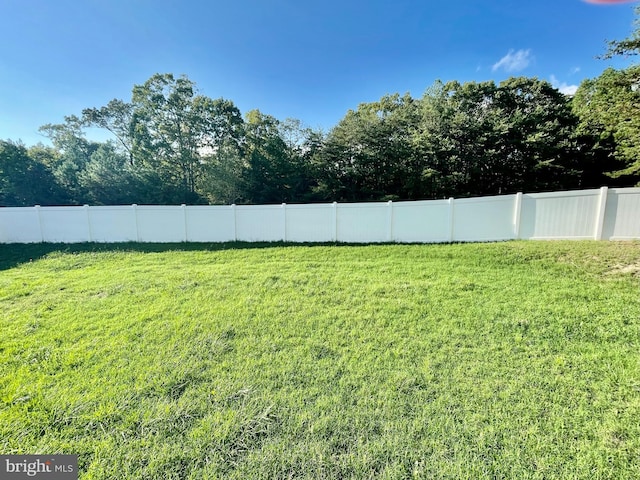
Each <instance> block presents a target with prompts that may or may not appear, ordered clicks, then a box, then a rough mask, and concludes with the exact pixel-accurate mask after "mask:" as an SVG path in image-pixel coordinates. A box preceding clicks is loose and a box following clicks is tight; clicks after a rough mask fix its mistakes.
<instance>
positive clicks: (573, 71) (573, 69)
mask: <svg viewBox="0 0 640 480" xmlns="http://www.w3.org/2000/svg"><path fill="white" fill-rule="evenodd" d="M579 71H580V67H573V68H572V69H571V73H569V75H575V74H576V73H578V72H579Z"/></svg>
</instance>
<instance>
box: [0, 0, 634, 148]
mask: <svg viewBox="0 0 640 480" xmlns="http://www.w3.org/2000/svg"><path fill="white" fill-rule="evenodd" d="M636 4H637V3H635V2H634V3H626V4H621V5H614V6H603V5H593V4H590V3H586V2H585V1H584V0H521V1H515V0H458V1H455V0H440V1H435V0H421V1H417V0H416V1H410V0H394V1H379V0H369V1H351V0H341V1H340V0H324V1H321V2H320V1H312V2H305V1H304V0H263V1H259V0H227V1H224V2H221V1H216V0H209V1H194V0H182V1H180V0H175V1H167V0H153V1H151V0H55V1H53V0H0V18H2V19H3V20H2V28H0V139H12V140H19V139H21V140H22V141H23V142H25V143H26V144H27V145H31V144H34V143H36V142H38V141H44V140H45V139H44V138H43V137H42V136H41V135H40V134H39V133H38V131H37V130H38V127H39V126H41V125H43V124H45V123H59V122H62V121H63V117H64V116H65V115H70V114H80V112H81V111H82V109H83V108H86V107H100V106H102V105H104V104H106V103H107V102H108V101H109V100H111V99H112V98H121V99H123V100H129V99H130V98H131V89H132V87H133V85H135V84H141V83H144V81H145V80H147V79H148V78H149V77H150V76H151V75H153V74H154V73H167V72H171V73H174V74H176V75H179V74H186V75H187V76H188V77H189V78H190V79H191V80H193V81H194V82H195V83H196V84H197V86H198V88H199V90H200V92H201V93H203V94H205V95H207V96H209V97H212V98H218V97H224V98H227V99H229V100H232V101H233V102H234V103H235V104H236V105H237V106H238V107H239V108H240V110H241V111H242V112H243V114H244V113H246V112H247V111H249V110H251V109H254V108H258V109H260V110H261V111H262V112H264V113H267V114H271V115H273V116H275V117H277V118H279V119H285V118H287V117H293V118H298V119H300V120H302V121H303V122H304V123H305V124H307V125H309V126H311V127H314V128H323V129H324V130H328V129H330V128H331V127H332V126H334V125H335V124H336V123H337V122H338V121H339V120H340V119H341V118H342V117H343V116H344V114H345V113H346V111H347V110H348V109H353V108H356V107H357V106H358V104H359V103H362V102H370V101H375V100H377V99H379V98H380V97H381V96H382V95H384V94H387V93H395V92H400V93H405V92H410V93H411V94H412V95H413V96H416V97H419V96H421V95H422V93H423V92H424V90H425V89H426V88H427V87H428V86H429V85H431V84H432V83H433V82H434V81H435V80H437V79H441V80H443V81H447V80H458V81H461V82H464V81H471V80H475V81H484V80H495V81H496V82H499V81H501V80H503V79H505V78H508V77H510V76H512V75H525V76H535V77H538V78H542V79H546V80H549V81H553V82H555V83H556V85H558V86H559V87H562V88H564V89H569V90H570V89H571V87H572V86H576V85H579V83H580V82H581V81H582V80H583V79H585V78H592V77H595V76H597V75H599V74H600V73H601V72H602V71H603V70H604V69H605V68H606V67H607V66H614V67H623V66H626V65H628V64H629V60H628V59H627V60H625V59H618V60H613V61H604V60H598V59H596V58H595V57H596V55H599V54H601V53H603V52H604V50H605V48H606V43H605V41H606V40H613V39H621V38H624V37H625V36H627V35H628V34H629V33H630V32H631V31H632V29H633V20H634V14H633V9H634V6H635V5H636Z"/></svg>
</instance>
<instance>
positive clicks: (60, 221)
mask: <svg viewBox="0 0 640 480" xmlns="http://www.w3.org/2000/svg"><path fill="white" fill-rule="evenodd" d="M40 225H41V226H42V240H43V241H44V242H51V243H80V242H88V241H89V238H90V235H89V222H88V218H87V209H86V208H85V207H42V208H40Z"/></svg>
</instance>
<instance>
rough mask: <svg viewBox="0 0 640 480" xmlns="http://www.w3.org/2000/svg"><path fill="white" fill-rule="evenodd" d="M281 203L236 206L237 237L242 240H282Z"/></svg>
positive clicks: (282, 208) (283, 213)
mask: <svg viewBox="0 0 640 480" xmlns="http://www.w3.org/2000/svg"><path fill="white" fill-rule="evenodd" d="M284 215H285V209H284V207H283V206H282V205H242V206H238V207H236V234H237V239H238V240H239V241H243V242H278V241H281V240H284V236H285V231H284V221H285V220H284Z"/></svg>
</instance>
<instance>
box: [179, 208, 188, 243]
mask: <svg viewBox="0 0 640 480" xmlns="http://www.w3.org/2000/svg"><path fill="white" fill-rule="evenodd" d="M180 208H181V209H182V219H183V220H184V235H183V238H184V240H183V241H184V242H187V241H188V240H189V230H188V227H187V206H186V205H185V204H184V203H183V204H182V205H180Z"/></svg>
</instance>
